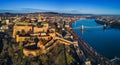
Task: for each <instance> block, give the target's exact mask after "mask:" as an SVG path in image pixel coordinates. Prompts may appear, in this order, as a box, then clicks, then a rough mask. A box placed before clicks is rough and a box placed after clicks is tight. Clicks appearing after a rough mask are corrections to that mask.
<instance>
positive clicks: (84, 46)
mask: <svg viewBox="0 0 120 65" xmlns="http://www.w3.org/2000/svg"><path fill="white" fill-rule="evenodd" d="M72 23H74V21H71V22H70V27H71V30H69V32H70V33H71V34H72V35H73V38H74V40H77V41H78V43H79V47H80V48H81V50H82V51H83V53H84V55H85V56H86V59H88V58H89V57H91V59H94V60H95V62H96V63H99V64H102V65H107V64H109V60H108V59H106V58H105V57H103V56H101V55H100V54H99V53H97V52H96V51H95V50H94V49H93V48H92V47H91V46H90V45H89V44H88V43H86V42H85V41H84V40H83V39H82V38H81V37H80V36H78V35H77V34H76V32H75V31H74V30H73V29H72ZM90 61H91V60H90Z"/></svg>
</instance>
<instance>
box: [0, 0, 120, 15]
mask: <svg viewBox="0 0 120 65" xmlns="http://www.w3.org/2000/svg"><path fill="white" fill-rule="evenodd" d="M0 3H1V4H0V10H21V9H28V10H29V9H31V10H32V9H33V10H36V11H37V10H43V11H53V12H60V13H73V14H109V15H120V4H119V3H120V1H119V0H0Z"/></svg>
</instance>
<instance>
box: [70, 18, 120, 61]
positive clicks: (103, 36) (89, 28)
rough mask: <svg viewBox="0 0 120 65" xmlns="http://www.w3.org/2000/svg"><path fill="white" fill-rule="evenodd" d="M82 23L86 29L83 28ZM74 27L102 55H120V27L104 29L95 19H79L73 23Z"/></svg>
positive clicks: (108, 56)
mask: <svg viewBox="0 0 120 65" xmlns="http://www.w3.org/2000/svg"><path fill="white" fill-rule="evenodd" d="M82 25H83V26H84V30H81V27H80V26H82ZM77 27H78V28H77ZM79 27H80V28H79ZM72 28H73V29H74V31H75V32H76V33H77V34H78V35H79V36H80V37H81V38H82V39H84V41H86V42H87V43H88V44H89V45H90V46H92V47H93V48H94V49H95V50H96V51H97V52H98V53H100V54H101V55H103V56H105V57H107V58H109V59H112V58H114V57H115V56H116V57H120V29H118V28H111V27H109V26H107V27H106V29H104V27H103V25H101V24H98V23H96V22H95V19H84V20H77V21H76V22H74V23H72Z"/></svg>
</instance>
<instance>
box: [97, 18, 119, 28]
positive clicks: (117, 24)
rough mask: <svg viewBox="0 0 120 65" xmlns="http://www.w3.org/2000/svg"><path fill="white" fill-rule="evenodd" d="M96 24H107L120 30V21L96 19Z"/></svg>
mask: <svg viewBox="0 0 120 65" xmlns="http://www.w3.org/2000/svg"><path fill="white" fill-rule="evenodd" d="M95 22H96V23H99V24H107V25H109V26H111V27H118V28H120V21H119V20H107V19H99V18H97V19H95Z"/></svg>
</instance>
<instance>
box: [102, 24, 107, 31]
mask: <svg viewBox="0 0 120 65" xmlns="http://www.w3.org/2000/svg"><path fill="white" fill-rule="evenodd" d="M106 27H107V25H106V24H104V25H103V29H104V31H105V32H106Z"/></svg>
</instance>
